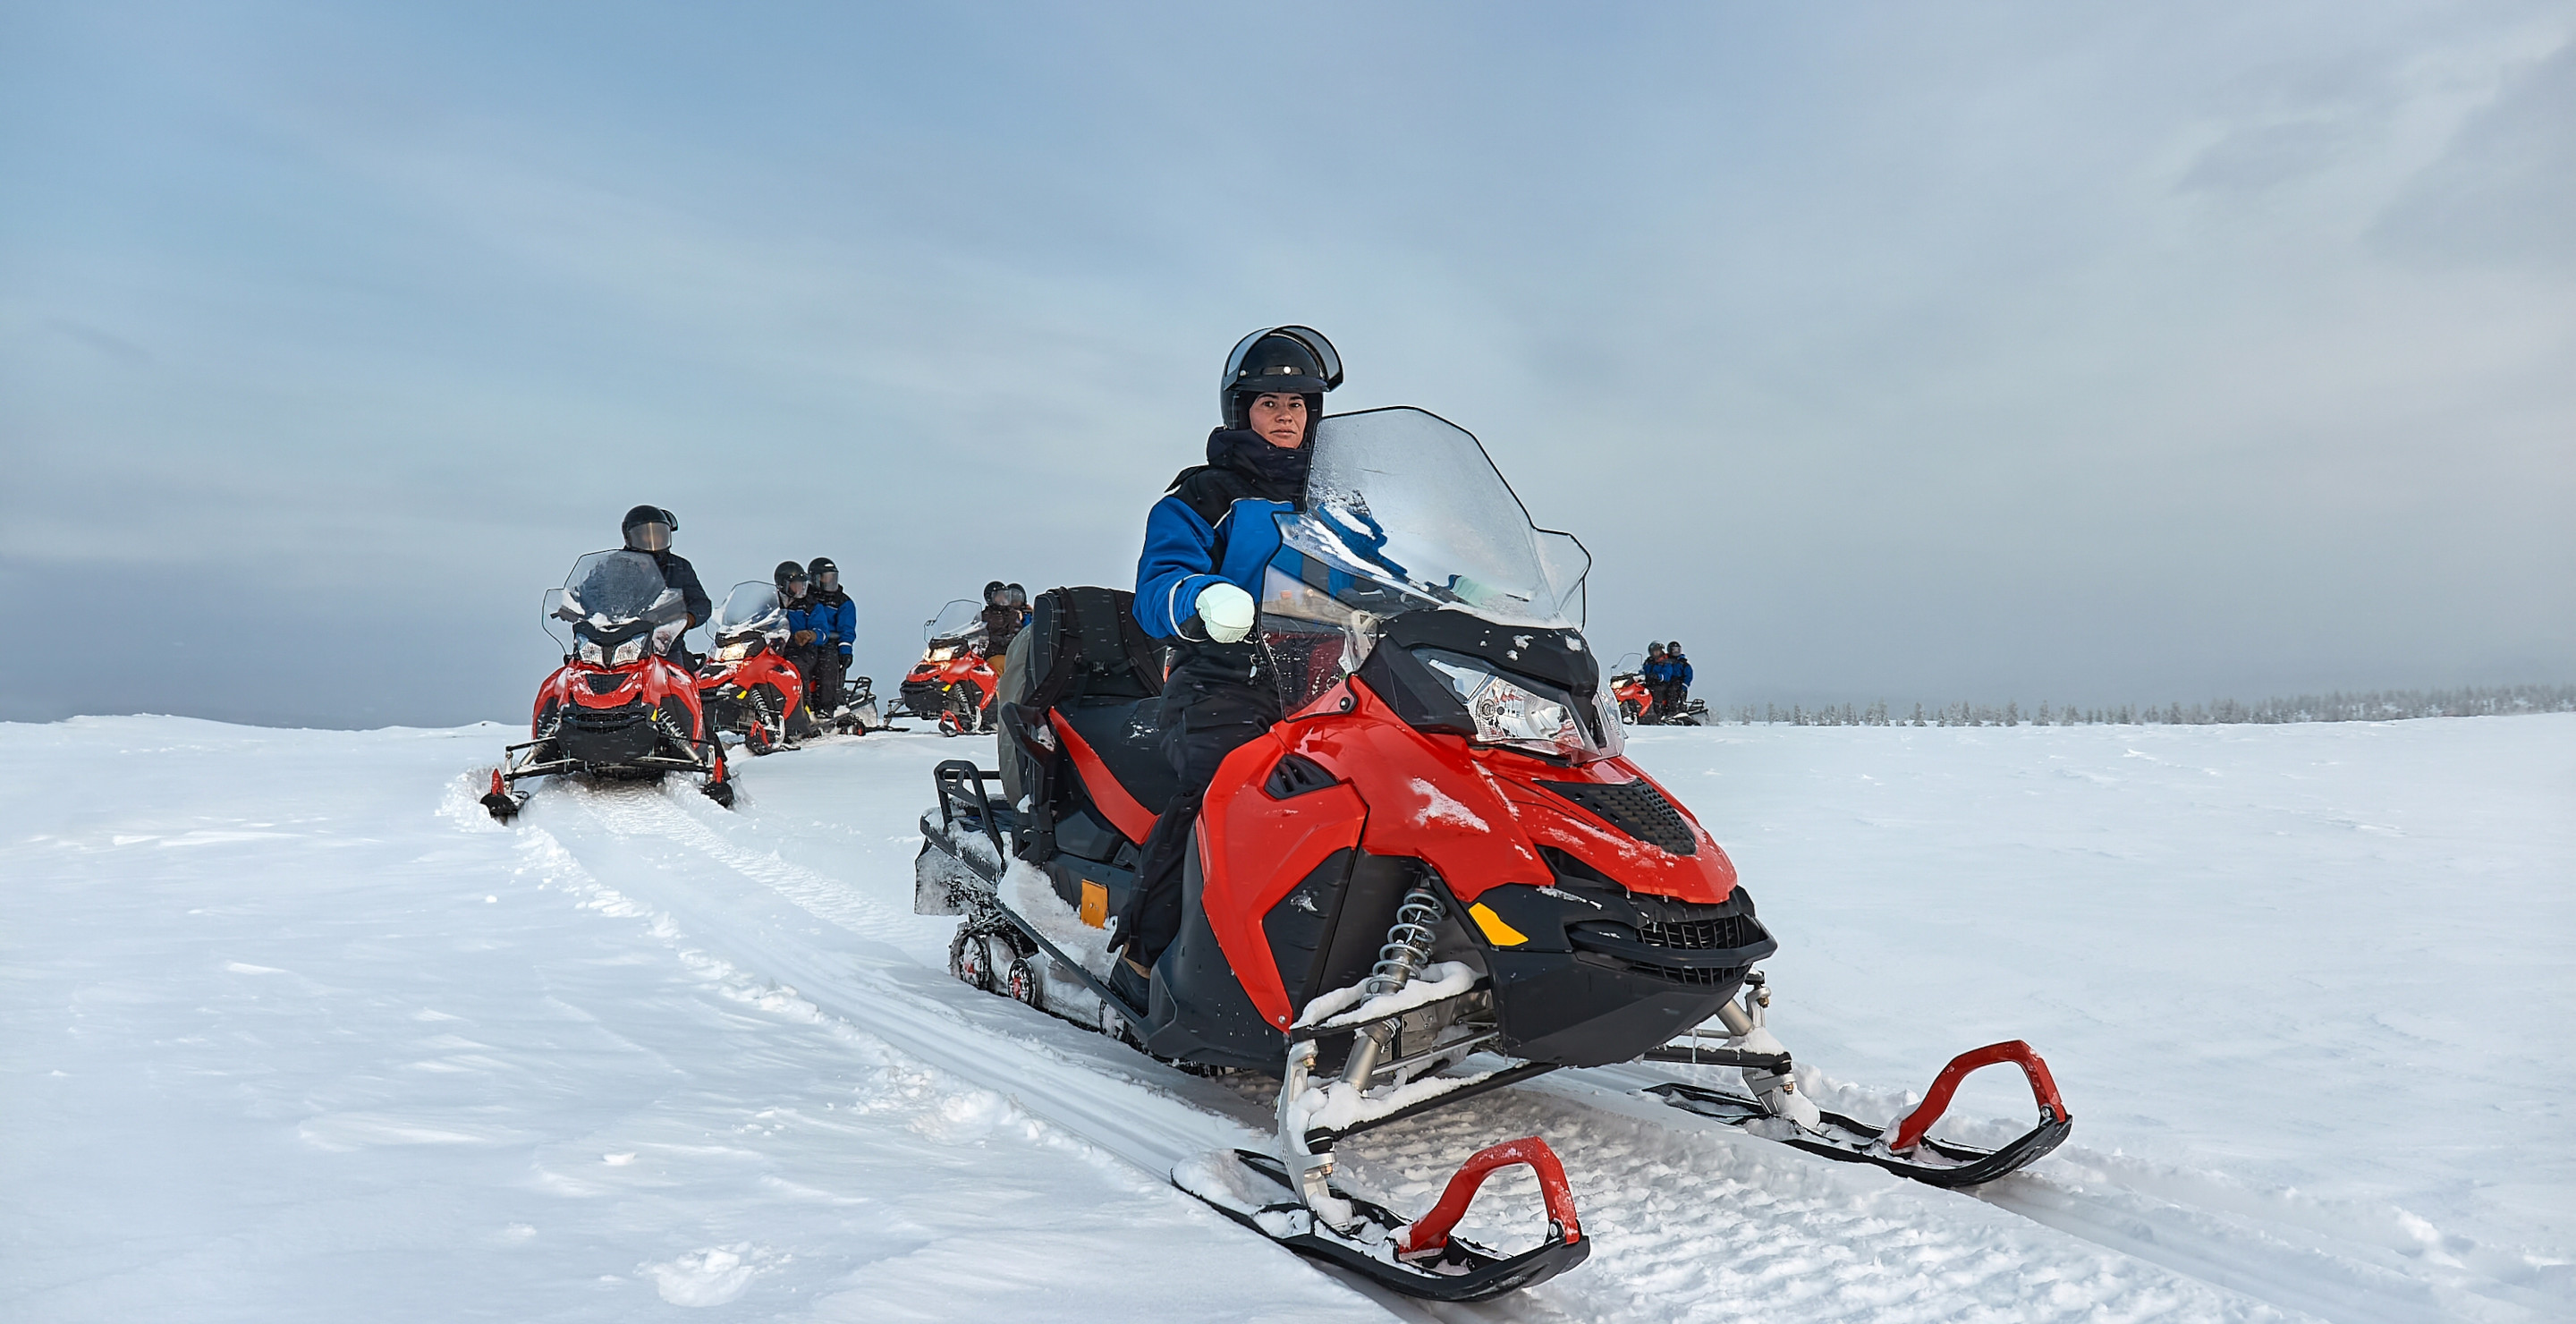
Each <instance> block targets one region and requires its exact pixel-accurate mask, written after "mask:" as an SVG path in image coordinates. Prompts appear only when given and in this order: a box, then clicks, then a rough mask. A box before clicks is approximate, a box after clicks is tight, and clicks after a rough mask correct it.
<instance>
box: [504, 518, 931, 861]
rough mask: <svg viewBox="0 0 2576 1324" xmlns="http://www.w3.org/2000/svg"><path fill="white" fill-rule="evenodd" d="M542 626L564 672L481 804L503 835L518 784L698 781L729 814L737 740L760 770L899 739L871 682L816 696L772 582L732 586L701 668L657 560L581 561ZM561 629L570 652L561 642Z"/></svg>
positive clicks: (522, 800) (549, 597) (549, 683)
mask: <svg viewBox="0 0 2576 1324" xmlns="http://www.w3.org/2000/svg"><path fill="white" fill-rule="evenodd" d="M544 614H545V621H546V629H547V633H548V634H550V635H553V636H554V637H555V640H556V642H557V643H558V644H562V645H564V653H563V662H562V665H560V666H559V667H557V668H556V669H555V671H554V672H553V674H551V675H549V676H547V677H546V680H545V683H544V684H542V685H540V686H538V688H537V701H536V705H535V709H534V712H533V713H532V715H531V716H530V719H529V723H528V737H529V738H528V739H526V740H524V741H521V742H519V743H517V744H513V745H511V746H509V747H508V748H507V749H506V750H505V751H504V752H503V756H502V762H501V766H499V767H498V768H495V769H494V770H493V772H492V781H491V786H490V789H489V790H487V791H486V792H485V793H484V795H483V798H482V803H483V807H484V808H485V809H486V810H488V811H490V813H491V815H492V816H493V817H494V818H496V819H500V820H501V821H503V822H507V821H509V820H510V819H512V818H514V817H516V816H517V815H518V812H519V810H520V809H521V808H523V807H524V806H525V805H526V804H527V800H528V792H527V791H526V790H524V789H522V788H521V783H523V782H527V781H530V780H532V779H535V778H539V777H549V776H561V775H568V774H580V775H585V776H590V777H596V778H603V779H609V780H659V779H661V778H662V777H664V776H667V775H669V774H672V773H679V774H682V775H689V776H695V777H697V778H698V779H699V789H700V790H702V791H703V792H704V793H705V794H706V795H707V797H708V798H710V799H712V800H714V801H715V802H716V803H717V804H720V805H725V806H728V807H730V806H731V805H732V804H733V802H734V786H733V777H732V772H731V770H730V768H729V767H728V765H727V764H726V761H725V751H726V738H727V737H728V736H730V737H732V738H733V740H734V741H735V742H736V743H737V744H738V746H739V747H740V748H742V749H744V750H747V751H749V752H750V753H751V754H752V755H754V756H755V757H757V756H761V755H766V754H770V753H774V752H776V751H778V750H782V749H794V748H797V747H798V745H799V743H800V742H801V741H804V740H807V739H811V738H813V737H814V736H817V735H820V734H822V733H824V732H825V731H827V730H828V731H834V732H838V733H841V734H847V735H858V734H863V733H865V732H868V731H881V730H887V729H890V728H889V727H888V726H887V725H886V724H885V722H884V720H883V719H882V718H881V716H880V715H879V713H878V711H877V701H876V695H875V692H874V684H875V682H874V681H873V680H871V679H870V678H869V677H866V676H853V677H850V678H848V679H847V680H846V681H844V682H843V689H842V692H841V693H839V694H837V695H829V696H823V695H818V694H817V693H816V692H814V691H813V689H812V687H811V686H809V684H808V683H807V680H806V677H805V676H804V674H803V673H802V672H801V671H800V670H799V668H798V667H797V666H796V664H795V663H794V662H792V661H790V660H789V659H788V656H787V643H788V619H787V609H786V606H785V605H784V604H783V603H782V601H781V600H780V598H779V595H778V589H777V586H776V585H775V584H772V583H764V582H761V581H757V580H753V581H747V582H744V583H741V584H736V585H734V587H733V589H732V590H731V591H730V592H728V593H727V594H726V595H725V600H724V604H723V605H722V606H719V607H717V608H716V609H715V614H714V615H713V616H712V617H710V618H709V619H708V621H707V634H708V637H709V640H710V646H709V648H708V649H707V651H706V653H705V655H704V656H703V657H701V658H698V659H696V660H695V665H694V666H692V665H689V664H688V663H687V662H686V661H685V660H684V659H685V658H686V654H685V653H684V652H682V650H680V649H679V648H678V647H677V646H676V645H678V644H679V642H680V638H681V635H682V634H683V633H684V632H685V631H686V630H687V628H688V624H689V620H688V610H687V607H686V605H685V604H684V603H683V601H682V599H681V594H680V592H679V590H678V589H676V588H674V587H673V586H671V585H670V584H668V583H666V582H665V580H664V576H663V574H662V570H661V567H660V565H659V564H657V563H656V562H655V560H654V559H653V557H652V556H651V555H650V554H648V553H645V552H641V551H636V550H632V549H621V550H617V551H605V552H592V553H590V554H588V555H586V556H584V557H582V558H581V559H579V560H577V561H575V562H574V563H573V567H572V573H571V574H570V575H568V576H566V577H565V579H564V585H563V587H561V588H557V589H548V590H547V591H546V596H545V602H544ZM564 625H569V626H570V638H569V639H567V638H565V636H564V635H563V634H561V633H558V628H559V627H561V626H564ZM818 714H821V715H819V716H818Z"/></svg>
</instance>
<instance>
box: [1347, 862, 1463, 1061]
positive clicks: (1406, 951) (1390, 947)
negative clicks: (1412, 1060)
mask: <svg viewBox="0 0 2576 1324" xmlns="http://www.w3.org/2000/svg"><path fill="white" fill-rule="evenodd" d="M1448 913H1449V912H1448V911H1447V909H1445V908H1444V907H1442V906H1441V904H1440V896H1439V894H1438V893H1436V892H1434V891H1432V890H1431V889H1430V887H1429V886H1427V885H1424V884H1420V883H1417V884H1415V885H1414V887H1413V890H1412V891H1410V892H1407V893H1405V894H1404V903H1403V904H1402V905H1399V906H1397V907H1396V908H1395V923H1394V924H1392V925H1389V926H1388V927H1387V931H1386V945H1384V946H1382V947H1380V948H1378V949H1377V964H1376V966H1374V967H1372V968H1371V969H1370V970H1369V975H1368V979H1367V980H1366V981H1364V982H1363V983H1362V984H1361V985H1360V992H1361V993H1363V994H1365V995H1366V996H1368V997H1372V998H1377V997H1384V996H1386V995H1387V994H1389V993H1393V992H1397V991H1398V990H1400V989H1402V988H1403V987H1404V986H1405V985H1407V984H1410V983H1412V982H1413V977H1414V976H1416V975H1418V974H1421V973H1422V968H1423V967H1424V966H1426V965H1429V964H1431V940H1432V938H1433V937H1434V936H1436V934H1435V931H1436V930H1437V929H1438V927H1439V925H1440V921H1441V920H1442V919H1445V918H1447V916H1448ZM1394 1039H1395V1030H1394V1027H1393V1026H1391V1025H1390V1024H1388V1023H1387V1022H1385V1021H1380V1022H1378V1023H1377V1024H1375V1025H1371V1026H1369V1027H1367V1028H1366V1029H1364V1030H1362V1031H1360V1036H1359V1042H1357V1043H1354V1044H1352V1045H1351V1060H1350V1061H1349V1063H1347V1064H1346V1065H1345V1066H1344V1067H1343V1068H1342V1080H1343V1081H1344V1082H1345V1083H1347V1084H1349V1085H1351V1086H1353V1087H1355V1088H1359V1089H1366V1088H1368V1080H1369V1077H1370V1076H1371V1075H1372V1074H1374V1073H1375V1072H1376V1071H1377V1064H1378V1059H1379V1058H1380V1057H1383V1056H1384V1055H1385V1053H1386V1050H1387V1048H1388V1047H1389V1046H1390V1045H1391V1044H1392V1043H1393V1042H1394Z"/></svg>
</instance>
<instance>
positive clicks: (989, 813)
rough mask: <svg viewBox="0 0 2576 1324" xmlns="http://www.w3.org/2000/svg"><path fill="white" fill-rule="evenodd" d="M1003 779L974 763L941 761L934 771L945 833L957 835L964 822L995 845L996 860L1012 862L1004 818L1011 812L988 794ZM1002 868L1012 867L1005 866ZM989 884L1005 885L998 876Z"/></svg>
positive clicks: (979, 871) (933, 780)
mask: <svg viewBox="0 0 2576 1324" xmlns="http://www.w3.org/2000/svg"><path fill="white" fill-rule="evenodd" d="M1001 779H1002V774H1001V773H999V772H996V771H992V770H989V769H985V768H979V767H976V766H975V764H974V761H973V760H971V759H941V760H940V761H939V764H938V766H936V767H934V768H932V769H931V770H930V780H931V784H932V785H933V786H935V787H936V788H938V791H939V826H940V827H941V829H943V830H946V831H950V832H952V833H953V831H954V829H955V828H956V826H957V825H958V824H959V823H960V822H963V823H964V824H966V826H967V828H968V829H969V830H971V831H976V832H981V833H983V834H984V838H985V840H987V841H990V842H992V843H993V856H994V858H995V859H997V860H1001V861H1008V860H1009V859H1010V858H1011V848H1010V847H1009V846H1008V845H1007V844H1005V843H1004V842H1003V840H1002V826H1003V823H1002V815H1003V814H1004V813H1005V812H1007V811H1006V810H1004V809H1003V808H1002V806H1000V805H997V804H994V803H993V798H992V797H991V796H989V795H986V794H985V793H984V783H986V782H988V781H992V782H998V781H1000V780H1001ZM965 863H966V865H967V867H968V868H975V862H974V861H972V860H968V861H965ZM1001 867H1002V868H1009V867H1010V866H1009V865H1008V864H1007V863H1005V864H1003V865H1002V866H1001ZM976 872H978V873H981V872H983V870H981V869H976ZM989 881H991V882H993V883H995V884H997V885H998V884H999V883H1000V882H1001V876H1000V874H999V873H998V872H996V873H995V874H993V875H992V876H991V878H990V879H989Z"/></svg>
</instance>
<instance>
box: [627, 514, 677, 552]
mask: <svg viewBox="0 0 2576 1324" xmlns="http://www.w3.org/2000/svg"><path fill="white" fill-rule="evenodd" d="M626 546H627V548H628V549H629V550H632V551H638V552H667V551H669V550H671V526H670V525H668V524H665V523H663V522H662V521H660V520H646V521H644V522H643V523H641V524H629V525H627V526H626Z"/></svg>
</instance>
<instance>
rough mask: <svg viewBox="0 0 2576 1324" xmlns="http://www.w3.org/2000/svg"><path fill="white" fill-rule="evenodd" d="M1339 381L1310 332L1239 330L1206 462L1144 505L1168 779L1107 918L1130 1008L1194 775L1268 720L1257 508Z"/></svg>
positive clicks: (1268, 522) (1149, 615)
mask: <svg viewBox="0 0 2576 1324" xmlns="http://www.w3.org/2000/svg"><path fill="white" fill-rule="evenodd" d="M1341 382H1342V372H1341V358H1340V355H1338V354H1337V353H1335V352H1334V350H1333V346H1332V342H1330V341H1328V340H1326V339H1324V337H1323V336H1322V335H1321V334H1320V333H1318V332H1316V331H1313V330H1310V329H1308V328H1306V327H1302V326H1283V327H1274V328H1270V329H1267V330H1262V331H1256V332H1253V333H1252V334H1251V335H1248V336H1245V337H1244V338H1243V339H1242V341H1241V342H1239V343H1237V344H1236V345H1235V347H1234V353H1233V355H1232V356H1231V357H1230V358H1229V359H1228V361H1227V363H1226V368H1225V372H1224V375H1223V376H1222V377H1220V378H1219V379H1218V386H1217V399H1218V403H1219V406H1220V407H1221V409H1222V411H1223V414H1224V419H1225V422H1224V425H1223V426H1221V427H1219V428H1217V429H1216V430H1215V431H1213V432H1211V433H1209V434H1208V440H1207V463H1206V464H1204V465H1199V466H1196V467H1193V468H1189V469H1184V470H1182V471H1181V472H1180V474H1179V476H1178V477H1175V478H1174V479H1173V480H1172V485H1171V486H1170V488H1168V489H1166V494H1165V495H1164V497H1163V499H1162V500H1161V501H1159V502H1157V503H1155V505H1154V509H1153V511H1152V512H1151V513H1149V514H1148V515H1147V516H1146V517H1145V550H1144V554H1143V555H1142V556H1140V557H1139V558H1138V559H1137V562H1136V606H1135V615H1136V623H1137V624H1139V625H1141V626H1143V627H1144V629H1145V633H1146V634H1148V635H1151V636H1153V637H1154V638H1155V639H1157V640H1160V641H1163V642H1164V643H1166V644H1168V645H1169V646H1170V648H1171V651H1172V657H1173V662H1172V668H1171V673H1170V676H1169V678H1168V679H1167V680H1166V681H1165V683H1164V686H1163V704H1162V712H1161V723H1160V725H1161V728H1162V732H1163V752H1164V756H1165V757H1166V758H1168V759H1170V760H1171V764H1172V769H1173V771H1175V772H1177V773H1179V774H1180V786H1179V789H1178V790H1177V791H1175V792H1174V794H1173V796H1172V800H1171V803H1170V805H1169V806H1168V807H1166V808H1165V809H1164V810H1163V813H1162V816H1161V817H1160V818H1159V819H1157V820H1156V821H1155V823H1154V830H1153V832H1152V833H1150V834H1149V835H1148V836H1147V837H1146V839H1145V848H1144V853H1143V858H1142V859H1140V860H1139V861H1138V862H1137V869H1136V872H1137V887H1136V891H1135V893H1134V894H1133V895H1132V896H1131V897H1130V898H1129V901H1128V905H1127V908H1126V911H1125V913H1123V914H1121V915H1120V916H1119V917H1118V936H1117V938H1116V939H1115V941H1116V942H1117V943H1118V944H1120V945H1121V946H1123V947H1124V948H1125V956H1124V958H1123V959H1122V960H1121V961H1120V962H1119V963H1118V965H1117V966H1116V967H1115V968H1114V969H1113V970H1112V972H1111V979H1112V983H1113V986H1114V987H1115V988H1116V989H1117V990H1118V992H1119V994H1120V995H1121V996H1122V997H1125V998H1128V999H1129V1000H1130V1001H1131V1002H1133V1003H1135V1004H1136V1005H1138V1006H1140V1007H1141V1006H1142V1005H1144V1002H1145V997H1146V993H1147V990H1148V988H1149V987H1150V985H1149V983H1148V981H1149V979H1150V972H1151V970H1152V967H1153V964H1154V960H1155V958H1157V957H1159V956H1161V955H1162V953H1163V949H1164V948H1165V947H1166V946H1169V945H1170V943H1171V941H1172V939H1173V938H1174V937H1176V936H1177V935H1178V934H1179V933H1180V930H1181V918H1182V916H1181V866H1182V863H1183V861H1184V859H1185V858H1186V852H1187V851H1188V849H1189V845H1190V830H1191V827H1192V826H1193V825H1194V824H1195V823H1196V822H1197V821H1198V815H1199V802H1200V799H1201V798H1202V797H1203V796H1205V795H1206V793H1207V787H1208V782H1209V781H1210V780H1211V779H1213V778H1214V777H1215V775H1216V769H1217V765H1218V764H1219V763H1221V762H1223V761H1224V760H1225V756H1226V755H1227V754H1229V753H1232V752H1233V751H1234V749H1235V748H1236V747H1237V746H1240V745H1242V744H1243V743H1244V742H1245V741H1247V740H1250V739H1252V738H1253V737H1255V736H1257V735H1260V734H1261V733H1262V732H1263V731H1266V730H1268V729H1269V728H1270V725H1271V724H1272V723H1274V722H1276V721H1278V720H1279V718H1280V703H1279V692H1278V690H1277V688H1276V687H1275V685H1274V684H1273V682H1272V678H1271V676H1270V675H1269V674H1268V664H1267V663H1266V662H1265V661H1264V660H1263V658H1262V655H1261V651H1260V649H1259V648H1258V647H1257V646H1255V645H1254V644H1253V643H1251V642H1249V639H1250V636H1251V634H1252V628H1253V618H1254V610H1253V599H1254V593H1255V591H1256V590H1258V589H1259V588H1260V586H1261V575H1262V571H1263V569H1264V567H1266V566H1267V565H1268V564H1269V561H1270V557H1271V554H1272V552H1273V551H1275V550H1276V549H1277V547H1278V545H1279V534H1278V526H1277V525H1276V524H1275V523H1274V522H1273V520H1272V518H1271V517H1272V515H1273V514H1275V513H1277V512H1280V511H1286V510H1294V509H1295V508H1296V507H1297V505H1298V504H1299V502H1301V501H1302V500H1303V499H1304V497H1305V492H1306V469H1307V466H1308V464H1309V462H1310V461H1311V460H1312V459H1313V456H1314V438H1315V424H1316V421H1317V420H1318V419H1319V418H1321V417H1322V415H1323V411H1324V392H1326V391H1329V390H1331V389H1333V388H1334V387H1336V386H1339V385H1341Z"/></svg>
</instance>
